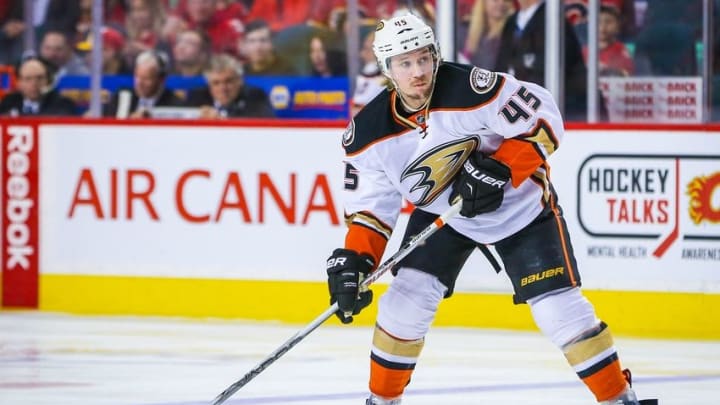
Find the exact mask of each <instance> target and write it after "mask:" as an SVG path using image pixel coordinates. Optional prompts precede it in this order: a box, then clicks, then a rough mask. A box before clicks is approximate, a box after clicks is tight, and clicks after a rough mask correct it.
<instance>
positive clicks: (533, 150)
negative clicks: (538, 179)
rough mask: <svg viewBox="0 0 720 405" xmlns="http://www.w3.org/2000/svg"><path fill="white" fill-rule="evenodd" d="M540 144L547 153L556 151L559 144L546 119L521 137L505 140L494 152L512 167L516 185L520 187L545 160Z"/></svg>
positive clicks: (513, 182) (496, 157)
mask: <svg viewBox="0 0 720 405" xmlns="http://www.w3.org/2000/svg"><path fill="white" fill-rule="evenodd" d="M538 145H542V146H543V148H545V153H546V154H547V155H550V154H552V153H553V152H555V149H557V146H558V141H557V137H556V136H555V134H554V133H553V132H552V129H551V128H550V125H549V124H548V123H547V121H545V120H539V121H538V123H537V125H535V127H533V129H532V130H530V132H528V133H527V134H525V135H522V136H521V137H518V138H511V139H506V140H504V141H503V143H502V144H500V147H499V148H498V150H497V151H496V152H495V153H494V154H493V157H494V158H495V159H497V160H499V161H501V162H503V163H505V164H506V165H507V166H508V167H509V168H510V172H511V173H512V184H513V186H514V187H518V186H519V185H520V183H522V182H523V181H525V180H526V179H527V178H528V177H530V176H531V175H532V174H533V173H535V170H537V168H538V167H540V165H541V164H543V163H544V162H545V153H543V152H542V150H540V148H539V146H538Z"/></svg>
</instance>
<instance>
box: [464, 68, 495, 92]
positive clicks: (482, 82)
mask: <svg viewBox="0 0 720 405" xmlns="http://www.w3.org/2000/svg"><path fill="white" fill-rule="evenodd" d="M496 82H497V73H495V72H491V71H489V70H485V69H482V68H479V67H477V66H476V67H474V68H473V70H472V71H471V72H470V87H471V88H472V89H473V91H475V93H477V94H486V93H488V92H490V91H491V90H492V89H493V87H495V83H496Z"/></svg>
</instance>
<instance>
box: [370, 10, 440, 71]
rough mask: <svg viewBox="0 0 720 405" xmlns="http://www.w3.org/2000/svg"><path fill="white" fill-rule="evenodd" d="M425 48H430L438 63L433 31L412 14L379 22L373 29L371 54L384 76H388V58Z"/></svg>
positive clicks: (436, 45)
mask: <svg viewBox="0 0 720 405" xmlns="http://www.w3.org/2000/svg"><path fill="white" fill-rule="evenodd" d="M427 46H431V47H432V48H431V52H433V54H434V55H435V59H436V64H437V63H439V60H440V47H439V46H438V43H437V41H435V33H434V32H433V29H432V28H430V26H429V25H427V24H425V22H424V21H423V20H421V19H420V18H418V17H416V16H414V15H412V14H405V15H401V16H397V17H393V18H390V19H388V20H380V22H379V23H378V25H377V28H376V29H375V40H374V41H373V52H374V53H375V58H377V60H378V64H379V65H380V69H381V70H382V72H383V73H384V74H385V75H386V76H390V74H389V72H388V67H389V65H390V58H392V57H393V56H397V55H401V54H403V53H407V52H412V51H415V50H417V49H422V48H425V47H427ZM436 69H437V68H436Z"/></svg>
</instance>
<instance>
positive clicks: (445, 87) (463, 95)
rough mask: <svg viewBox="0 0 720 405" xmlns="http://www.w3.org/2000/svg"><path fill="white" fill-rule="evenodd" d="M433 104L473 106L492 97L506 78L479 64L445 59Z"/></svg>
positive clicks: (439, 72) (466, 107)
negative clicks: (467, 63) (473, 64)
mask: <svg viewBox="0 0 720 405" xmlns="http://www.w3.org/2000/svg"><path fill="white" fill-rule="evenodd" d="M436 80H437V84H436V86H435V94H433V101H432V104H431V107H430V108H439V109H443V108H459V109H472V108H477V107H481V106H483V105H486V104H488V103H490V102H491V101H493V99H495V97H496V96H497V95H498V93H499V92H500V89H502V87H503V84H504V83H505V79H504V78H503V76H502V75H501V74H498V73H496V72H491V71H489V70H485V69H481V68H479V67H477V66H472V65H465V64H460V63H453V62H443V64H442V65H440V70H439V71H438V75H437V79H436Z"/></svg>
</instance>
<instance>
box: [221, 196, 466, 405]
mask: <svg viewBox="0 0 720 405" xmlns="http://www.w3.org/2000/svg"><path fill="white" fill-rule="evenodd" d="M461 206H462V200H458V201H456V202H455V203H454V204H453V205H452V206H451V207H450V209H448V210H447V211H446V212H445V213H443V214H442V215H440V216H439V217H438V218H437V219H436V220H435V221H434V222H433V223H432V224H430V225H428V226H427V228H425V229H423V230H422V231H420V233H418V234H417V235H415V236H413V237H412V239H410V240H409V241H408V242H407V243H405V245H403V246H402V247H401V248H400V250H398V251H397V252H396V253H395V254H394V255H392V257H390V258H389V259H387V260H386V261H385V262H384V263H383V264H382V265H381V266H380V267H378V268H377V270H375V271H374V272H372V273H371V274H370V275H368V276H367V277H366V278H365V280H363V282H362V284H361V285H360V288H363V287H368V286H369V285H370V284H372V283H374V282H375V281H377V280H378V279H379V278H380V277H381V276H382V275H383V274H384V273H386V272H387V271H388V270H390V269H392V268H393V266H395V265H396V264H397V263H398V262H399V261H400V260H401V259H402V258H404V257H405V256H407V255H408V254H409V253H410V252H412V251H413V250H414V249H415V248H416V247H418V246H419V245H420V244H421V243H422V242H424V241H425V239H427V238H428V237H429V236H430V235H432V234H433V233H435V231H437V230H438V229H440V228H441V227H442V226H443V225H445V224H446V223H447V221H448V220H449V219H450V218H451V217H453V216H455V215H456V214H457V213H458V212H460V208H461ZM337 310H338V304H337V302H336V303H334V304H332V305H331V306H330V308H328V309H326V310H325V312H323V313H322V314H320V315H319V316H318V317H317V318H315V319H314V320H313V321H312V322H310V324H308V325H307V326H306V327H305V328H303V329H302V330H300V331H298V332H297V333H296V334H295V335H293V336H292V337H291V338H290V339H288V340H287V341H286V342H285V343H283V344H282V346H280V347H278V348H277V349H275V351H274V352H272V353H271V354H270V355H269V356H267V357H266V358H265V359H264V360H263V361H261V362H260V363H259V364H258V365H257V366H255V367H254V368H253V369H252V370H250V371H248V373H247V374H245V375H244V376H243V378H241V379H239V380H237V381H236V382H234V383H233V384H232V385H230V386H229V387H228V388H227V389H225V391H223V392H221V393H220V395H218V396H217V397H216V398H215V399H214V400H213V402H212V405H220V404H222V403H223V402H225V401H226V400H227V399H228V398H230V397H231V396H232V395H233V394H235V393H236V392H237V391H238V390H239V389H240V388H242V387H243V386H245V385H246V384H247V383H249V382H250V381H251V380H252V379H253V378H255V377H257V376H258V375H259V374H260V373H262V372H263V370H265V369H266V368H268V366H270V365H271V364H272V363H274V362H275V360H277V359H279V358H280V357H281V356H282V355H283V354H285V353H287V352H288V351H289V350H290V349H292V348H293V347H295V345H296V344H298V343H300V341H301V340H303V339H305V337H307V335H309V334H310V333H311V332H312V331H314V330H315V329H317V327H318V326H320V325H322V323H323V322H325V321H326V320H327V319H328V318H330V317H331V316H332V315H333V314H334V313H335V311H337Z"/></svg>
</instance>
